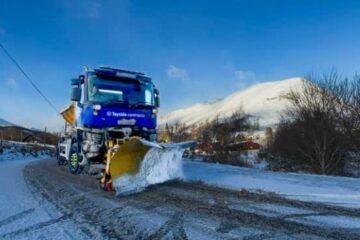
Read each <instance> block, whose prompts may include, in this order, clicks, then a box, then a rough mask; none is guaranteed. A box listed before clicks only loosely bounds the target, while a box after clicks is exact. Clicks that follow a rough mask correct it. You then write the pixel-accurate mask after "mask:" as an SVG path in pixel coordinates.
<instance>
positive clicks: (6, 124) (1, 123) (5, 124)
mask: <svg viewBox="0 0 360 240" xmlns="http://www.w3.org/2000/svg"><path fill="white" fill-rule="evenodd" d="M10 126H16V124H13V123H11V122H8V121H6V120H4V119H2V118H0V127H10Z"/></svg>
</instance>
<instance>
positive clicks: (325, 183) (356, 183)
mask: <svg viewBox="0 0 360 240" xmlns="http://www.w3.org/2000/svg"><path fill="white" fill-rule="evenodd" d="M183 172H184V180H187V181H202V182H204V183H206V184H210V185H215V186H219V187H224V188H228V189H235V190H236V189H237V190H241V189H248V190H261V191H268V192H275V193H278V194H280V195H282V196H284V197H287V198H290V199H298V200H303V201H310V202H319V203H325V204H330V205H337V206H343V207H350V208H360V179H356V178H348V177H334V176H320V175H312V174H297V173H284V172H270V171H263V170H259V169H251V168H242V167H235V166H229V165H222V164H213V163H202V162H192V161H187V160H186V161H184V162H183Z"/></svg>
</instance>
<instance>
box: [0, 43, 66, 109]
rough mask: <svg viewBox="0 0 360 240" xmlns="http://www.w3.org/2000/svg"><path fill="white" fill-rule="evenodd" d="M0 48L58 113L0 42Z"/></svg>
mask: <svg viewBox="0 0 360 240" xmlns="http://www.w3.org/2000/svg"><path fill="white" fill-rule="evenodd" d="M0 48H2V50H3V51H4V52H5V54H6V55H7V56H8V57H9V58H10V60H11V61H12V62H13V63H14V64H15V65H16V67H17V68H18V69H19V70H20V72H21V73H22V74H23V75H24V76H25V78H26V79H27V80H28V81H29V82H30V84H31V85H32V86H33V87H34V88H35V90H36V91H37V92H38V93H39V94H40V95H41V96H42V97H43V98H44V100H45V101H46V102H47V103H48V104H49V106H50V107H51V108H52V109H53V110H54V111H55V112H56V114H59V111H58V110H57V109H56V107H55V106H54V104H52V102H51V101H50V100H49V99H48V98H47V97H46V96H45V95H44V94H43V93H42V92H41V90H40V89H39V88H38V87H37V86H36V84H35V83H34V81H33V80H32V79H31V78H30V77H29V75H27V73H26V72H25V71H24V69H23V68H22V67H21V66H20V65H19V64H18V63H17V61H16V60H15V58H13V57H12V56H11V54H10V53H9V51H8V50H6V48H5V47H4V45H3V44H2V43H1V42H0Z"/></svg>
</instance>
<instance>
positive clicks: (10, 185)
mask: <svg viewBox="0 0 360 240" xmlns="http://www.w3.org/2000/svg"><path fill="white" fill-rule="evenodd" d="M36 152H37V151H36ZM41 153H42V151H40V153H39V154H37V155H36V154H35V155H36V156H34V155H32V154H31V153H26V154H23V153H20V152H16V151H14V149H13V148H10V149H4V150H3V153H2V154H0V183H1V186H0V239H74V238H73V237H75V239H85V237H84V236H83V235H82V233H81V232H80V231H79V230H77V229H76V227H72V226H73V223H72V222H71V221H70V220H68V219H67V218H66V216H63V215H62V214H61V213H59V212H57V211H56V210H55V207H53V206H49V203H46V202H45V201H41V202H39V201H38V200H37V199H35V198H34V197H33V195H32V194H31V192H30V191H29V189H28V187H27V186H26V183H25V181H24V178H23V173H22V170H23V168H24V166H25V165H26V164H28V163H29V162H31V161H35V160H39V159H49V155H48V154H47V153H46V152H44V153H43V154H41ZM45 205H47V207H46V208H44V206H45ZM49 209H50V210H49Z"/></svg>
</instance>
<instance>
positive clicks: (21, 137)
mask: <svg viewBox="0 0 360 240" xmlns="http://www.w3.org/2000/svg"><path fill="white" fill-rule="evenodd" d="M58 139H59V138H58V136H56V135H54V134H51V133H48V132H44V131H38V130H32V129H28V128H24V127H19V126H5V127H3V126H0V140H11V141H16V142H37V143H44V144H51V145H55V144H56V143H57V142H58Z"/></svg>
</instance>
